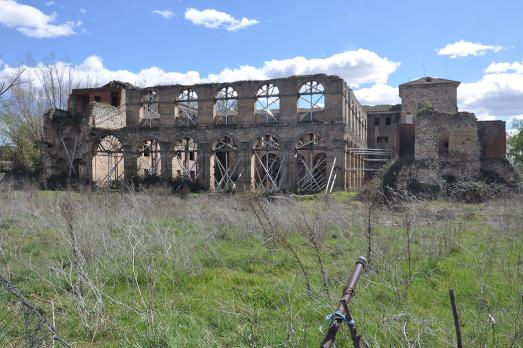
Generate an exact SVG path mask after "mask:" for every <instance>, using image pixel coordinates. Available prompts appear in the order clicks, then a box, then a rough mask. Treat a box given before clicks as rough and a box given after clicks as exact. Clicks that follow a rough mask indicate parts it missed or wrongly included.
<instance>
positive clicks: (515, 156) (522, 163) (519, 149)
mask: <svg viewBox="0 0 523 348" xmlns="http://www.w3.org/2000/svg"><path fill="white" fill-rule="evenodd" d="M512 128H513V129H514V130H515V132H514V134H512V135H510V136H509V137H508V138H507V151H508V158H509V160H510V161H511V162H512V164H513V165H514V167H516V168H518V169H519V171H520V172H523V121H522V120H516V121H514V122H513V125H512Z"/></svg>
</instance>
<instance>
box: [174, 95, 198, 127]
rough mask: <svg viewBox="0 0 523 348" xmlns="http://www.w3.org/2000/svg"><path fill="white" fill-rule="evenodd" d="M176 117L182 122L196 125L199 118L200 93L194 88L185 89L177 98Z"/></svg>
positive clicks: (187, 124)
mask: <svg viewBox="0 0 523 348" xmlns="http://www.w3.org/2000/svg"><path fill="white" fill-rule="evenodd" d="M175 117H176V120H177V122H178V120H179V121H180V122H181V124H183V125H186V126H187V127H189V126H195V125H196V121H197V119H198V95H197V94H196V92H195V91H193V90H192V89H185V90H183V91H182V93H180V95H179V96H178V99H176V112H175Z"/></svg>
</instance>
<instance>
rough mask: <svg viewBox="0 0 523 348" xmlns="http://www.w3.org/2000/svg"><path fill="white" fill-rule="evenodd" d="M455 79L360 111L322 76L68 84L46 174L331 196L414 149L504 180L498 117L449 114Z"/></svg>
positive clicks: (51, 124) (459, 172) (54, 113)
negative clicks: (71, 87) (78, 86)
mask: <svg viewBox="0 0 523 348" xmlns="http://www.w3.org/2000/svg"><path fill="white" fill-rule="evenodd" d="M458 86H459V82H457V81H452V80H444V79H436V78H430V77H425V78H422V79H419V80H415V81H411V82H408V83H406V84H403V85H401V86H400V90H399V94H400V97H401V98H402V104H401V105H379V106H365V107H362V106H361V105H360V103H359V102H358V101H357V100H356V98H355V96H354V93H353V91H352V90H351V89H350V88H349V87H348V85H347V84H346V83H345V81H343V80H342V79H341V78H339V77H337V76H327V75H324V74H318V75H309V76H293V77H289V78H282V79H273V80H266V81H239V82H233V83H210V84H197V85H192V86H182V85H172V86H157V87H149V88H138V87H135V86H133V85H130V84H128V83H122V82H118V81H112V82H110V83H109V84H107V85H105V86H103V87H100V88H89V89H76V90H73V92H72V93H71V95H70V98H69V105H68V110H67V111H64V110H50V111H49V112H48V113H46V115H45V116H44V138H45V143H46V147H45V154H44V177H45V178H46V180H47V181H48V182H52V181H53V178H57V177H58V178H60V177H68V178H70V179H72V180H74V181H78V182H80V183H83V184H95V185H97V186H107V185H113V184H117V183H130V182H135V181H136V180H137V179H139V178H161V179H163V180H167V181H172V182H174V183H175V184H176V185H175V187H177V188H180V187H183V186H184V184H197V185H198V186H199V187H201V188H204V189H210V190H259V191H284V192H285V191H287V192H303V193H306V192H320V191H325V192H328V191H332V190H347V189H350V188H358V187H360V186H361V185H363V184H364V183H365V181H366V180H368V178H370V177H372V173H373V172H375V171H376V170H378V169H379V167H380V166H381V165H383V164H384V163H385V162H387V161H389V160H390V159H393V158H398V157H412V158H413V159H415V160H416V161H417V162H418V163H428V162H430V163H432V164H431V165H432V167H434V166H436V167H437V171H438V172H437V175H440V176H444V177H446V178H453V179H454V180H458V179H459V180H461V179H464V180H467V179H475V178H478V177H479V174H480V172H481V170H483V169H484V170H489V171H493V172H496V173H497V174H499V175H500V176H504V177H507V178H509V177H510V176H511V175H512V171H511V167H510V165H508V163H507V162H506V160H505V124H504V122H502V121H489V123H485V122H478V121H477V120H476V118H475V116H474V115H473V114H469V113H457V111H458V110H457V92H456V91H457V88H458ZM420 108H424V109H425V110H424V111H423V112H419V111H420V110H421V109H420ZM420 168H423V166H420ZM422 172H423V170H422V169H420V176H421V177H422V179H423V174H422ZM425 179H426V180H430V178H429V176H428V175H427V176H425ZM421 181H423V180H421Z"/></svg>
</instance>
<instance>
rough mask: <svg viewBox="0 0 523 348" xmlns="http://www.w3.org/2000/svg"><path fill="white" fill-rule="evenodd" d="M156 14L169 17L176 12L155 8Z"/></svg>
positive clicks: (165, 17)
mask: <svg viewBox="0 0 523 348" xmlns="http://www.w3.org/2000/svg"><path fill="white" fill-rule="evenodd" d="M152 12H153V13H154V14H157V15H159V16H162V17H163V18H164V19H169V18H171V17H173V16H174V13H172V12H171V11H169V10H153V11H152Z"/></svg>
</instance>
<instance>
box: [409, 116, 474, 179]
mask: <svg viewBox="0 0 523 348" xmlns="http://www.w3.org/2000/svg"><path fill="white" fill-rule="evenodd" d="M414 159H415V161H416V162H418V163H426V162H434V163H437V165H438V168H439V169H438V170H439V173H440V175H441V176H444V177H449V178H453V180H470V179H476V178H478V177H479V174H480V144H479V137H478V127H477V120H476V117H475V116H474V114H471V113H467V112H459V113H455V114H447V113H442V112H422V113H419V114H418V115H417V119H416V133H415V149H414Z"/></svg>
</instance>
